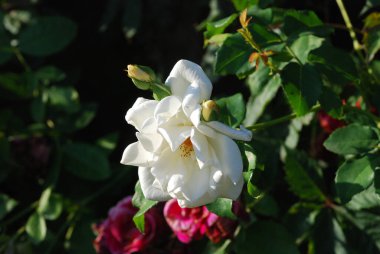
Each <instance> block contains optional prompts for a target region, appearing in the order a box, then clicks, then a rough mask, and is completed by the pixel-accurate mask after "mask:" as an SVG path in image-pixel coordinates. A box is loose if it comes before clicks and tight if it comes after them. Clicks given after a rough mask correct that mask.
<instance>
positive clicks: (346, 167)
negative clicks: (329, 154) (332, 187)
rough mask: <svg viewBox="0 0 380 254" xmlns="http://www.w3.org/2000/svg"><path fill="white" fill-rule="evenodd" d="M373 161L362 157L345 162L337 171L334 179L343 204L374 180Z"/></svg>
mask: <svg viewBox="0 0 380 254" xmlns="http://www.w3.org/2000/svg"><path fill="white" fill-rule="evenodd" d="M373 163H374V161H373V160H372V159H371V158H370V157H368V156H364V157H363V158H361V159H357V160H352V161H346V162H344V163H343V164H342V165H341V166H340V167H339V169H338V171H337V173H336V177H335V183H336V189H337V192H338V196H339V197H340V199H341V201H342V202H343V203H347V202H348V201H350V200H351V199H352V197H353V196H354V195H355V194H357V193H359V192H361V191H363V190H365V189H366V188H368V186H369V185H370V184H371V183H372V182H373V179H374V166H373V165H372V164H373Z"/></svg>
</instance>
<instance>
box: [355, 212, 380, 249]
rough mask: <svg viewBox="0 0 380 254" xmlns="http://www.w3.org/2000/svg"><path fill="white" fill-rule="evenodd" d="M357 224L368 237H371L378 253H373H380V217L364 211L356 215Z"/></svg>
mask: <svg viewBox="0 0 380 254" xmlns="http://www.w3.org/2000/svg"><path fill="white" fill-rule="evenodd" d="M355 222H356V224H357V225H358V226H359V228H360V229H361V230H362V231H364V232H365V234H366V235H368V236H370V238H371V239H372V240H373V243H374V244H375V245H376V247H377V249H376V251H374V250H373V252H371V253H380V227H379V225H380V216H379V215H378V214H373V213H369V212H364V211H362V212H357V213H356V214H355ZM368 245H369V244H367V246H368Z"/></svg>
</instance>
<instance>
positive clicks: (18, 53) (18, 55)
mask: <svg viewBox="0 0 380 254" xmlns="http://www.w3.org/2000/svg"><path fill="white" fill-rule="evenodd" d="M12 51H13V53H14V54H15V56H16V58H17V60H18V61H19V62H20V64H21V65H22V66H23V67H24V69H25V71H27V72H30V71H31V70H32V69H31V68H30V66H29V64H28V63H27V62H26V60H25V58H24V56H23V55H22V53H21V51H20V50H19V49H18V48H16V47H12Z"/></svg>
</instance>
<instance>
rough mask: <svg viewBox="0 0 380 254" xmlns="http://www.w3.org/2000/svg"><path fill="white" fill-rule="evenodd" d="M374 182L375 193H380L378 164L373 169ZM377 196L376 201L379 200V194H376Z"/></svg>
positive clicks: (379, 169)
mask: <svg viewBox="0 0 380 254" xmlns="http://www.w3.org/2000/svg"><path fill="white" fill-rule="evenodd" d="M374 183H375V188H376V193H377V194H379V195H380V168H379V166H378V167H377V168H376V170H375V179H374ZM377 197H378V201H379V202H380V196H377Z"/></svg>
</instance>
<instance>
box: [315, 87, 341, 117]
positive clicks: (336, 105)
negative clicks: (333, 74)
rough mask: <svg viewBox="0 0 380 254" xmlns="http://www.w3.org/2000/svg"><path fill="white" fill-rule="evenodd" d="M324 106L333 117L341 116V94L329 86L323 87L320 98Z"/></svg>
mask: <svg viewBox="0 0 380 254" xmlns="http://www.w3.org/2000/svg"><path fill="white" fill-rule="evenodd" d="M319 102H320V103H321V106H322V108H323V109H324V110H325V111H326V112H327V113H328V114H329V115H330V116H332V117H333V118H341V117H342V114H343V107H342V101H341V100H340V98H339V96H338V95H337V94H336V93H334V92H333V91H332V90H331V89H330V88H328V87H325V86H324V87H322V94H321V96H320V98H319Z"/></svg>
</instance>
